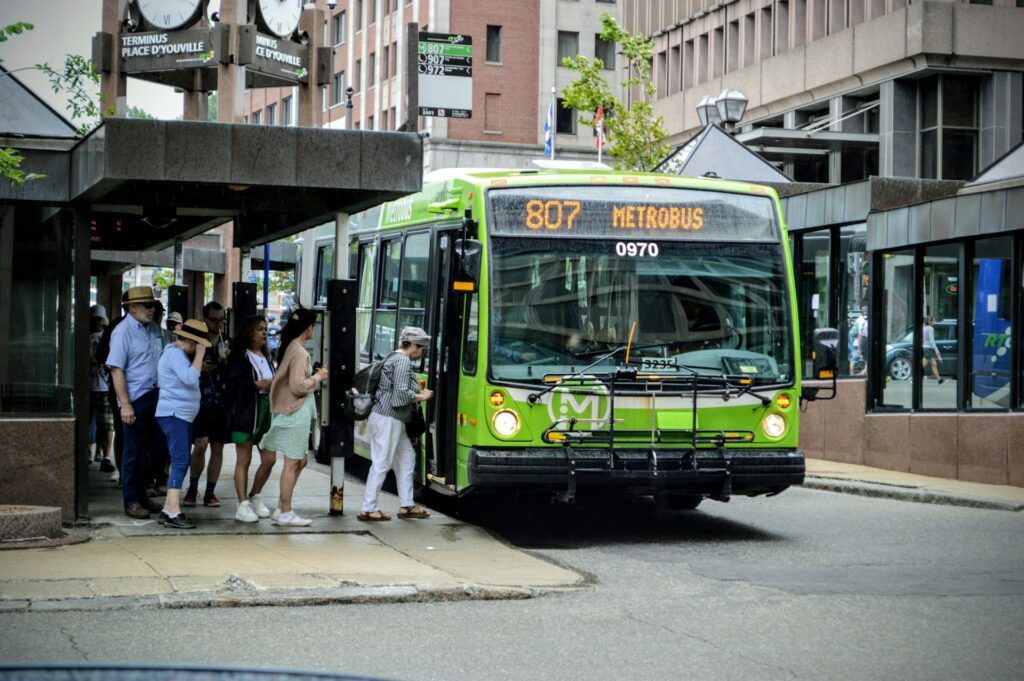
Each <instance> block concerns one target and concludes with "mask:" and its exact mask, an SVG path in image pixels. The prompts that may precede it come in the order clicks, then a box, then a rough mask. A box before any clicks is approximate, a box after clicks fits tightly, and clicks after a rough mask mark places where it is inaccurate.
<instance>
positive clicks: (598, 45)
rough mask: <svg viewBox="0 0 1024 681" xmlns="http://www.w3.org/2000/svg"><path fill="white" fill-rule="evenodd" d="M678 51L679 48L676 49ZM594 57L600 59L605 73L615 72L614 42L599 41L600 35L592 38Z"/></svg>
mask: <svg viewBox="0 0 1024 681" xmlns="http://www.w3.org/2000/svg"><path fill="white" fill-rule="evenodd" d="M676 49H679V48H676ZM594 57H595V58H597V59H600V60H601V62H602V63H603V64H604V69H605V70H606V71H614V70H615V42H614V41H612V40H601V36H600V35H595V36H594Z"/></svg>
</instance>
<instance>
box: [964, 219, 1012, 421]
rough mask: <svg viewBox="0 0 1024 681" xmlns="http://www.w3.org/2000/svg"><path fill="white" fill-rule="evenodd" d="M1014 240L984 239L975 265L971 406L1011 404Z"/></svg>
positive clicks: (983, 407) (1000, 407)
mask: <svg viewBox="0 0 1024 681" xmlns="http://www.w3.org/2000/svg"><path fill="white" fill-rule="evenodd" d="M1012 254H1013V237H1010V236H1002V237H997V238H994V239H982V240H979V241H978V242H977V243H976V246H975V250H974V260H973V262H972V263H971V299H970V313H969V314H970V318H971V333H972V336H971V357H970V374H969V375H970V377H971V391H970V396H969V397H968V400H969V402H968V407H970V408H973V409H1007V408H1009V407H1010V406H1011V405H1010V375H1011V374H1010V354H1011V349H1010V336H1011V333H1012V330H1013V327H1012V323H1013V312H1012V310H1013V302H1012V297H1013V296H1012V291H1011V288H1012V286H1013V283H1012V281H1011V279H1010V277H1011V274H1012Z"/></svg>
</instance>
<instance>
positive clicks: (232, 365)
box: [227, 348, 274, 433]
mask: <svg viewBox="0 0 1024 681" xmlns="http://www.w3.org/2000/svg"><path fill="white" fill-rule="evenodd" d="M269 364H270V371H271V372H272V373H273V371H274V363H273V362H269ZM258 379H259V376H258V375H257V374H256V368H255V367H254V366H253V365H252V362H250V361H249V357H248V356H247V355H246V353H245V350H244V349H242V348H236V349H235V350H233V351H232V352H231V354H230V355H228V371H227V382H228V397H229V401H228V429H229V430H232V431H236V430H237V431H239V432H242V433H251V432H252V431H253V429H254V428H255V427H256V414H257V408H258V404H259V390H258V389H257V388H256V381H257V380H258Z"/></svg>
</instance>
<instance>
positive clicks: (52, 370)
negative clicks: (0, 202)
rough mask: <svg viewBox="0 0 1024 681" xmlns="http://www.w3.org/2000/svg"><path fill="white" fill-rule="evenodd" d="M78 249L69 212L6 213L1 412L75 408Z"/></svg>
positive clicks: (1, 235)
mask: <svg viewBox="0 0 1024 681" xmlns="http://www.w3.org/2000/svg"><path fill="white" fill-rule="evenodd" d="M73 253H74V236H73V229H72V218H71V215H70V213H69V212H67V211H62V210H60V209H56V208H29V207H19V208H18V209H17V210H14V209H7V210H6V212H0V414H3V415H26V416H28V415H31V416H43V415H69V414H72V413H73V412H74V408H73V404H74V402H73V395H72V387H73V383H74V359H75V358H74V355H73V351H74V343H73V340H72V339H73V332H74V329H73V319H74V309H73V308H74V291H73V275H74V259H73Z"/></svg>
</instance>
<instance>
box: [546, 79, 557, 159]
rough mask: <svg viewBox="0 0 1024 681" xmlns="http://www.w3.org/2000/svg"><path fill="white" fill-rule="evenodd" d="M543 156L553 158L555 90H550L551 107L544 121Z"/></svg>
mask: <svg viewBox="0 0 1024 681" xmlns="http://www.w3.org/2000/svg"><path fill="white" fill-rule="evenodd" d="M544 155H545V156H550V157H551V158H554V157H555V88H551V105H550V106H548V117H547V118H546V119H545V120H544Z"/></svg>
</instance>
